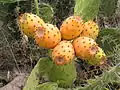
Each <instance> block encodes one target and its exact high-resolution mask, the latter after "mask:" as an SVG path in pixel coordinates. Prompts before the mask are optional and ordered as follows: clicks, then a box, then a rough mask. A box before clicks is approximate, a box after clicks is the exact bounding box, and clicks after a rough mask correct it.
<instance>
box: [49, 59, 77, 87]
mask: <svg viewBox="0 0 120 90" xmlns="http://www.w3.org/2000/svg"><path fill="white" fill-rule="evenodd" d="M48 77H49V79H50V81H53V82H56V83H58V85H59V86H60V87H71V86H72V84H73V83H74V81H75V79H76V68H75V65H74V62H73V61H72V62H70V63H68V64H65V65H62V66H61V65H56V64H54V63H53V67H52V69H51V71H50V72H49V73H48Z"/></svg>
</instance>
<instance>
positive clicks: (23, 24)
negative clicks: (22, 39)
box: [18, 13, 45, 38]
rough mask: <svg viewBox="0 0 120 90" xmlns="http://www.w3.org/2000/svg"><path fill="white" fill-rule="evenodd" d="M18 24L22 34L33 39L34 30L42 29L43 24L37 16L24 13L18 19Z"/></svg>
mask: <svg viewBox="0 0 120 90" xmlns="http://www.w3.org/2000/svg"><path fill="white" fill-rule="evenodd" d="M18 24H19V27H20V29H21V30H22V31H23V33H24V34H26V35H27V36H29V37H32V38H33V37H34V35H35V31H36V29H37V28H38V27H42V26H43V25H44V24H45V22H44V21H43V20H42V19H41V18H40V17H38V16H37V15H34V14H31V13H24V14H21V15H20V16H19V17H18Z"/></svg>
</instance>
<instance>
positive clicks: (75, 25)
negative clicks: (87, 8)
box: [60, 16, 83, 40]
mask: <svg viewBox="0 0 120 90" xmlns="http://www.w3.org/2000/svg"><path fill="white" fill-rule="evenodd" d="M82 30H83V22H82V19H81V18H80V17H79V16H70V17H68V18H67V19H66V20H64V21H63V23H62V25H61V27H60V31H61V35H62V38H63V39H66V40H71V39H74V38H76V37H78V36H79V35H80V34H81V32H82Z"/></svg>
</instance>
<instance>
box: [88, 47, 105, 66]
mask: <svg viewBox="0 0 120 90" xmlns="http://www.w3.org/2000/svg"><path fill="white" fill-rule="evenodd" d="M106 59H107V57H106V54H105V53H104V51H103V50H102V48H100V47H97V52H96V54H95V55H94V57H92V58H91V59H90V60H88V63H89V64H91V65H102V64H104V63H105V62H106Z"/></svg>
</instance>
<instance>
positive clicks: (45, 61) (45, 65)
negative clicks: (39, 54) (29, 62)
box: [23, 58, 52, 90]
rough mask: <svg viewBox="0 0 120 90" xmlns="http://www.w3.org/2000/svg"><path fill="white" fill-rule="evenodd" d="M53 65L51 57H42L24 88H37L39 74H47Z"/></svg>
mask: <svg viewBox="0 0 120 90" xmlns="http://www.w3.org/2000/svg"><path fill="white" fill-rule="evenodd" d="M51 67H52V62H51V60H50V59H49V58H41V59H40V60H39V61H38V63H37V64H36V66H35V67H34V68H33V70H32V72H31V74H30V75H29V77H28V78H27V82H26V84H25V86H24V88H23V90H35V89H36V87H37V86H38V84H39V82H40V80H39V76H41V75H46V74H47V72H48V71H49V70H50V69H51Z"/></svg>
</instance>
